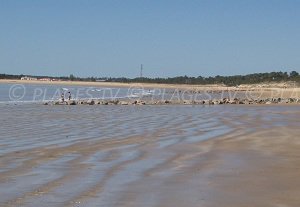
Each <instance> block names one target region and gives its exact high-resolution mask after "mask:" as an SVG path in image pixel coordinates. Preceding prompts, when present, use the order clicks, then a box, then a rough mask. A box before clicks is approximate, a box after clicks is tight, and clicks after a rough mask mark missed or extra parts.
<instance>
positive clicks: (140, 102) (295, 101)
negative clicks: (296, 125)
mask: <svg viewBox="0 0 300 207" xmlns="http://www.w3.org/2000/svg"><path fill="white" fill-rule="evenodd" d="M221 104H248V105H250V104H300V98H286V99H283V98H267V99H239V98H234V99H229V98H223V99H212V100H201V101H190V100H142V99H137V100H92V99H91V100H69V101H64V102H62V101H53V102H46V103H44V105H221Z"/></svg>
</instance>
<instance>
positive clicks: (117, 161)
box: [0, 104, 300, 206]
mask: <svg viewBox="0 0 300 207" xmlns="http://www.w3.org/2000/svg"><path fill="white" fill-rule="evenodd" d="M299 109H300V107H299V106H231V105H226V106H225V105H224V106H223V105H220V106H44V105H41V104H18V105H14V104H8V105H6V104H2V105H1V106H0V123H1V125H0V132H1V133H0V206H17V205H21V206H44V205H45V204H47V205H46V206H125V205H127V206H138V204H141V203H142V204H143V206H156V205H157V206H159V204H158V203H159V202H160V200H161V199H162V198H161V196H162V195H160V194H159V193H156V192H154V191H155V190H153V191H151V189H155V188H162V189H163V188H164V187H163V186H161V184H160V183H157V182H155V180H165V179H167V178H170V177H175V178H176V176H179V175H183V174H184V175H185V176H186V175H189V174H188V173H187V172H186V169H188V168H189V167H190V166H194V165H195V163H198V162H199V160H201V159H202V158H203V156H202V154H203V153H205V152H206V151H208V150H209V148H210V147H209V146H207V145H202V143H203V142H205V141H206V140H211V139H218V138H220V137H224V136H226V135H228V134H229V135H230V134H234V135H235V136H239V135H243V134H245V133H249V132H253V131H259V130H264V129H268V128H276V127H291V128H293V127H299V126H300V121H299V117H300V116H299V115H300V113H299ZM258 123H259V124H258ZM203 176H205V173H203ZM149 179H150V180H151V179H152V180H153V182H149V183H152V184H151V185H152V186H149V189H148V190H149V192H151V194H149V192H148V190H145V191H141V192H140V194H139V196H137V197H136V198H135V199H133V198H132V197H135V196H136V195H131V194H130V191H128V192H127V189H128V188H129V186H132V185H134V186H136V185H137V186H136V188H137V189H139V188H141V187H140V186H139V181H144V180H149ZM203 182H204V183H205V181H204V180H203ZM186 185H188V186H190V187H191V188H192V189H193V188H196V187H197V186H196V183H190V184H189V181H187V182H185V183H184V185H182V186H186ZM142 189H144V188H142ZM191 191H192V190H191ZM191 191H189V190H187V189H181V191H180V184H179V186H178V188H176V190H174V195H173V196H176V195H177V194H180V193H183V194H184V195H185V196H186V197H187V198H191V200H190V201H191V202H195V203H197V202H200V201H199V200H193V199H195V197H194V196H195V194H197V193H199V192H198V191H197V190H196V191H193V192H191ZM158 192H159V191H158ZM146 195H149V196H146ZM168 196H171V195H168ZM196 196H197V195H196ZM171 197H172V196H171ZM128 199H129V200H130V199H131V200H134V201H135V202H134V203H130V201H128ZM130 204H131V205H130Z"/></svg>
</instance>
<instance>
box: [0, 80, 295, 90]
mask: <svg viewBox="0 0 300 207" xmlns="http://www.w3.org/2000/svg"><path fill="white" fill-rule="evenodd" d="M1 83H7V84H13V83H17V84H41V85H73V86H95V87H96V86H99V87H104V86H107V87H121V88H128V87H144V88H160V89H162V88H165V89H188V90H191V91H192V90H197V89H198V90H204V89H206V90H211V91H220V90H230V91H244V90H253V91H255V90H262V89H264V90H266V91H268V90H270V91H272V90H284V91H290V90H297V91H298V90H299V91H300V87H283V84H282V83H272V84H269V86H265V85H264V84H263V83H262V84H246V85H240V86H239V87H235V86H225V85H221V84H207V85H199V84H195V85H192V84H166V83H121V82H87V81H40V80H36V81H35V80H12V79H0V84H1Z"/></svg>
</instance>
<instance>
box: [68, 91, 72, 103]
mask: <svg viewBox="0 0 300 207" xmlns="http://www.w3.org/2000/svg"><path fill="white" fill-rule="evenodd" d="M71 98H72V95H71V92H70V91H69V92H68V100H69V101H70V100H71Z"/></svg>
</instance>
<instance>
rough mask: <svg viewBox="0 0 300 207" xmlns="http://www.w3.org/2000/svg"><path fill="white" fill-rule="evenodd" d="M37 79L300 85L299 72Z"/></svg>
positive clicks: (8, 76) (11, 77)
mask: <svg viewBox="0 0 300 207" xmlns="http://www.w3.org/2000/svg"><path fill="white" fill-rule="evenodd" d="M21 77H24V75H22V74H21V75H8V74H0V79H20V78H21ZM30 77H35V78H51V79H59V80H68V81H90V82H95V81H105V82H122V83H165V84H204V85H205V84H224V85H227V86H237V85H241V84H257V83H266V82H286V81H295V82H296V83H300V75H299V73H298V72H297V71H292V72H290V73H288V72H270V73H253V74H248V75H234V76H219V75H217V76H214V77H202V76H198V77H189V76H177V77H169V78H147V77H138V78H125V77H122V78H112V77H104V78H103V77H102V78H97V77H88V78H80V77H76V76H74V75H72V74H71V75H70V76H68V77H67V76H62V77H51V76H30Z"/></svg>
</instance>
